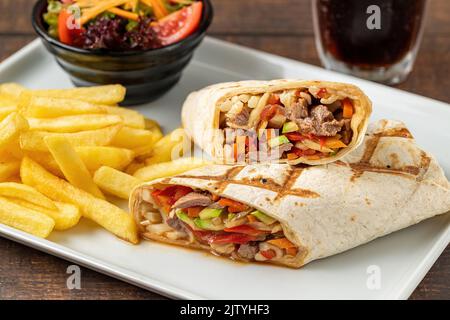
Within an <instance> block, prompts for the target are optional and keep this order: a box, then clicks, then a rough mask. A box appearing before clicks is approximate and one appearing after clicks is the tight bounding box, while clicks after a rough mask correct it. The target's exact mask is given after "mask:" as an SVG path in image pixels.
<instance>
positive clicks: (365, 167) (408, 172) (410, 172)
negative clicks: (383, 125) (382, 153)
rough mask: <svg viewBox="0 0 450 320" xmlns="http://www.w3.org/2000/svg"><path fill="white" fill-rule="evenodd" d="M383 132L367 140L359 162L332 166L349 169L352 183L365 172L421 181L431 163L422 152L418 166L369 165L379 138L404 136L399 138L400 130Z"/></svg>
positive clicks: (339, 161)
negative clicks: (351, 174) (391, 166)
mask: <svg viewBox="0 0 450 320" xmlns="http://www.w3.org/2000/svg"><path fill="white" fill-rule="evenodd" d="M405 129H406V128H405ZM406 131H408V130H407V129H406ZM385 132H387V134H385ZM385 132H382V133H379V134H375V135H373V136H372V138H370V139H369V138H368V140H367V144H366V149H365V150H364V154H363V156H362V157H361V160H360V161H359V162H357V163H345V162H343V161H341V160H338V161H336V162H334V164H336V165H340V166H347V167H350V168H351V169H352V171H353V176H352V177H351V178H350V180H351V181H352V182H353V181H355V180H356V179H357V178H359V177H361V175H362V174H363V173H364V172H366V171H367V172H376V173H386V174H393V175H401V176H404V177H406V178H414V179H417V180H421V179H422V178H423V176H424V175H425V173H426V172H427V171H428V168H429V166H430V163H431V158H430V157H428V156H427V154H426V153H425V152H422V154H421V157H422V158H421V163H420V166H404V167H403V168H390V167H375V166H373V165H372V164H370V160H371V158H372V156H373V154H374V152H375V150H376V147H377V146H378V143H379V141H380V138H382V137H393V136H399V137H404V136H401V135H400V134H404V133H405V131H404V130H402V129H395V130H392V131H390V132H389V131H385ZM408 133H409V131H408ZM397 134H398V135H397ZM409 134H410V133H409ZM411 137H412V136H411ZM411 176H413V177H411Z"/></svg>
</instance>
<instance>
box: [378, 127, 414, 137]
mask: <svg viewBox="0 0 450 320" xmlns="http://www.w3.org/2000/svg"><path fill="white" fill-rule="evenodd" d="M374 136H376V137H380V138H381V137H399V138H406V139H413V138H414V137H413V135H412V134H411V132H410V131H409V130H408V129H407V128H392V129H388V130H384V131H382V132H379V133H375V134H374Z"/></svg>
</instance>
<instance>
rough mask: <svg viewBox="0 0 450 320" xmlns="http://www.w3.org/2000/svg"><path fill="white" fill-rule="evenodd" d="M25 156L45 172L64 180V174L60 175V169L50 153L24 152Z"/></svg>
mask: <svg viewBox="0 0 450 320" xmlns="http://www.w3.org/2000/svg"><path fill="white" fill-rule="evenodd" d="M25 155H26V156H27V157H29V158H31V159H33V160H34V161H36V162H37V163H39V164H40V165H41V166H43V167H44V168H45V169H46V170H47V171H50V172H51V173H52V174H54V175H55V176H58V177H60V178H64V173H62V171H61V169H60V168H59V166H58V164H57V163H56V161H55V159H53V156H52V155H51V154H50V153H48V152H43V151H25Z"/></svg>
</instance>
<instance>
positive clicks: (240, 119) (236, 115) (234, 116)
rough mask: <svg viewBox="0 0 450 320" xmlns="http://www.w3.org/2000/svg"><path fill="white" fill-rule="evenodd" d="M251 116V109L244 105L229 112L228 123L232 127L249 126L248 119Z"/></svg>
mask: <svg viewBox="0 0 450 320" xmlns="http://www.w3.org/2000/svg"><path fill="white" fill-rule="evenodd" d="M249 118H250V109H249V108H247V107H243V108H242V109H241V110H239V111H238V112H230V113H228V121H227V123H228V125H229V126H230V127H231V128H242V127H245V126H247V124H248V120H249Z"/></svg>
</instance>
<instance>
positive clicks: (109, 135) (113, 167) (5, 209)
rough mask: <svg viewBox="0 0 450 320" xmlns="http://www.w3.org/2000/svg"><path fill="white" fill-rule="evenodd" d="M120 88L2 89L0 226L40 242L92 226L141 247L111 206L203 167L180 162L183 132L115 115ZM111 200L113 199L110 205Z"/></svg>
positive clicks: (127, 220) (125, 112)
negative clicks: (146, 185)
mask: <svg viewBox="0 0 450 320" xmlns="http://www.w3.org/2000/svg"><path fill="white" fill-rule="evenodd" d="M124 97H125V88H124V87H122V86H120V85H107V86H99V87H90V88H75V89H61V90H29V89H26V88H24V87H22V86H20V85H18V84H14V83H5V84H0V223H3V224H6V225H8V226H11V227H14V228H17V229H20V230H22V231H25V232H28V233H31V234H33V235H36V236H39V237H47V236H48V235H49V234H50V233H51V232H52V230H54V229H55V230H66V229H69V228H71V227H73V226H75V225H76V224H77V223H78V221H79V220H80V218H81V217H86V218H88V219H91V220H93V221H95V222H96V223H98V224H99V225H101V226H102V227H104V228H105V229H107V230H108V231H110V232H112V233H113V234H115V235H116V236H117V237H119V238H121V239H124V240H126V241H129V242H131V243H137V242H138V236H137V230H136V226H135V223H134V221H133V219H132V217H131V216H130V214H129V213H127V212H126V211H124V210H122V209H121V208H119V207H118V206H116V205H114V204H113V203H112V202H111V199H114V197H118V198H122V199H128V198H129V195H130V193H131V191H132V190H133V188H134V187H136V186H137V185H138V184H140V183H142V182H145V181H150V180H153V179H157V178H161V177H166V176H170V175H173V174H178V173H181V172H184V171H187V170H190V169H193V168H197V167H200V166H203V165H205V164H207V162H205V161H203V160H201V159H195V158H179V159H177V160H174V161H172V159H174V157H175V158H176V157H180V156H182V155H183V153H186V152H185V150H187V149H189V148H191V143H190V141H189V139H187V137H186V136H185V134H184V131H183V130H182V129H176V130H174V131H173V132H171V133H170V134H168V135H166V136H163V134H162V132H161V129H160V127H159V125H158V123H157V122H156V121H154V120H151V119H146V118H144V116H143V115H141V114H140V113H138V112H136V111H134V110H131V109H125V108H122V107H119V106H118V104H119V103H120V102H121V101H123V99H124ZM111 196H113V197H111Z"/></svg>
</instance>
